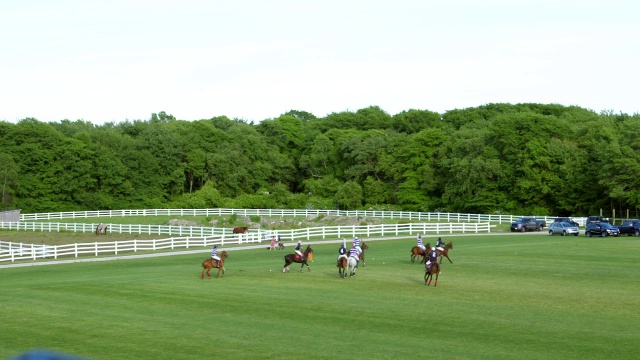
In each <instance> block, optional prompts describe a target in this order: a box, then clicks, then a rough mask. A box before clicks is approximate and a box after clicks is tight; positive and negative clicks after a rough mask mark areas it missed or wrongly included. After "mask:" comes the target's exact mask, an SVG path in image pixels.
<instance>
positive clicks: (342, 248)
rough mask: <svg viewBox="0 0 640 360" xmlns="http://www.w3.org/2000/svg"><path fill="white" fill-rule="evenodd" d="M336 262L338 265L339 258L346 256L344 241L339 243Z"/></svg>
mask: <svg viewBox="0 0 640 360" xmlns="http://www.w3.org/2000/svg"><path fill="white" fill-rule="evenodd" d="M338 254H340V255H339V256H338V264H337V265H336V266H338V267H339V266H340V258H345V259H346V258H347V248H345V247H344V242H343V243H342V244H340V249H339V250H338Z"/></svg>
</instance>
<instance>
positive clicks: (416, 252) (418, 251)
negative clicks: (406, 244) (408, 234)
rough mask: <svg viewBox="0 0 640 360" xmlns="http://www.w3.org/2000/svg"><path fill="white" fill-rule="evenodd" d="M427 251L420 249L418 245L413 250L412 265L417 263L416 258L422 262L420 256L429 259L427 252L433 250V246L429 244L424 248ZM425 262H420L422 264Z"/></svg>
mask: <svg viewBox="0 0 640 360" xmlns="http://www.w3.org/2000/svg"><path fill="white" fill-rule="evenodd" d="M424 248H425V250H422V249H420V247H418V246H417V245H416V246H414V247H412V248H411V263H412V264H413V263H414V262H415V261H416V257H417V258H418V260H420V256H422V257H423V258H425V257H427V252H428V251H429V249H431V244H429V243H427V244H426V245H425V246H424ZM422 262H423V261H420V263H421V264H422Z"/></svg>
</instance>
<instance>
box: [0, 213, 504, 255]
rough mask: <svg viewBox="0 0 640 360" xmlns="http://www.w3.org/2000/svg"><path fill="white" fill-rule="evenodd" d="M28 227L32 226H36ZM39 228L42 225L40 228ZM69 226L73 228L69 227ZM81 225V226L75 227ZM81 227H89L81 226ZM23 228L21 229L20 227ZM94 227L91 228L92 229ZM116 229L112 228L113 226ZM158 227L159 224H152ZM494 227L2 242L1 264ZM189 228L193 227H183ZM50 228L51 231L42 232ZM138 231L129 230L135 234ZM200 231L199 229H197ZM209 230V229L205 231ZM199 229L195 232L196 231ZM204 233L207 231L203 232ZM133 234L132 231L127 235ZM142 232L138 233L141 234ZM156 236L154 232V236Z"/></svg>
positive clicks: (378, 227) (479, 230)
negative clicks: (277, 240) (59, 242)
mask: <svg viewBox="0 0 640 360" xmlns="http://www.w3.org/2000/svg"><path fill="white" fill-rule="evenodd" d="M5 224H9V225H7V226H9V227H10V226H16V227H15V228H12V229H13V230H31V231H53V229H57V230H55V231H63V230H64V231H72V229H77V230H81V229H82V230H85V229H87V230H89V229H90V231H93V229H95V227H93V224H65V223H53V224H50V223H15V222H14V223H0V225H1V226H2V229H8V228H6V227H5ZM26 224H33V225H34V226H33V227H30V225H26ZM36 225H41V226H40V227H37V226H36ZM69 225H74V226H72V227H69ZM76 225H78V226H76ZM79 225H88V226H87V227H82V226H79ZM109 225H110V226H109V230H110V232H114V231H113V230H114V229H119V228H118V227H119V226H120V229H121V228H122V227H131V226H133V227H138V226H140V227H149V225H120V224H109ZM20 226H24V227H21V228H17V227H20ZM90 226H91V227H90ZM112 226H113V227H112ZM153 226H155V227H157V225H153ZM494 226H495V225H491V224H490V223H488V222H487V223H464V222H463V223H409V224H380V225H355V226H324V227H314V228H306V229H291V230H274V231H257V232H249V233H245V234H235V235H233V234H213V235H205V236H191V235H190V236H182V237H176V238H174V237H172V238H168V239H156V240H127V241H118V242H92V243H76V244H67V245H34V244H24V243H14V242H5V241H0V262H3V261H12V262H13V261H16V260H37V259H44V258H53V259H57V258H58V257H61V256H72V257H78V256H83V255H91V256H100V255H117V254H121V253H123V252H137V251H155V250H165V249H177V248H195V247H207V246H211V245H214V244H218V245H228V244H247V243H261V242H263V241H264V242H265V243H266V242H268V241H269V238H270V237H271V236H276V235H278V236H280V237H281V238H282V239H283V240H285V241H286V240H291V241H297V240H305V241H309V240H327V239H329V240H336V239H341V238H346V237H354V236H360V237H363V238H366V237H371V236H381V237H382V236H405V235H406V236H411V235H413V234H429V233H431V234H453V233H484V232H486V233H490V232H491V228H492V227H494ZM165 228H180V227H179V226H165ZM182 228H185V230H184V231H185V232H186V231H187V230H186V228H190V227H182ZM42 229H48V230H42ZM132 229H135V228H128V229H127V231H133V230H132ZM196 229H200V228H196ZM203 229H209V228H203ZM197 231H198V230H196V232H197ZM202 231H204V230H202ZM126 233H133V232H126ZM142 233H143V232H141V233H139V234H142ZM154 234H155V233H154Z"/></svg>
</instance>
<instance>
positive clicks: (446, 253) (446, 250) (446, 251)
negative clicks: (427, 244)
mask: <svg viewBox="0 0 640 360" xmlns="http://www.w3.org/2000/svg"><path fill="white" fill-rule="evenodd" d="M443 249H444V251H443V250H439V249H438V248H436V251H437V252H438V257H440V264H442V258H443V257H446V258H447V260H449V262H450V263H452V264H453V261H451V259H449V250H450V249H453V243H452V242H450V243H447V245H445V246H444V248H443Z"/></svg>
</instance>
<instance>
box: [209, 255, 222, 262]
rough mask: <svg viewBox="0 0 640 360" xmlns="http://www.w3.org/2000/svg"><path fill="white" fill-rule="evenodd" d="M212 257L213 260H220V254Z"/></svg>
mask: <svg viewBox="0 0 640 360" xmlns="http://www.w3.org/2000/svg"><path fill="white" fill-rule="evenodd" d="M211 258H212V259H213V260H218V261H220V257H219V256H218V255H216V256H212V257H211Z"/></svg>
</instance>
